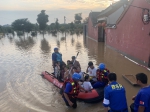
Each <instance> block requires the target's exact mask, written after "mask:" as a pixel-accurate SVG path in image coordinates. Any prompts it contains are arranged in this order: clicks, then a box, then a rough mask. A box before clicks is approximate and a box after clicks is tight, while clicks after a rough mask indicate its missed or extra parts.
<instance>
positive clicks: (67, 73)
mask: <svg viewBox="0 0 150 112" xmlns="http://www.w3.org/2000/svg"><path fill="white" fill-rule="evenodd" d="M64 70H65V73H64V78H63V80H64V81H65V80H67V79H68V78H70V75H69V68H68V67H67V66H65V68H64Z"/></svg>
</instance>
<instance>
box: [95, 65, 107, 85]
mask: <svg viewBox="0 0 150 112" xmlns="http://www.w3.org/2000/svg"><path fill="white" fill-rule="evenodd" d="M96 74H97V80H98V81H97V82H96V83H95V84H94V85H93V88H99V87H104V86H106V85H107V84H108V74H109V70H108V69H107V68H106V67H105V64H104V63H100V64H99V69H97V71H96Z"/></svg>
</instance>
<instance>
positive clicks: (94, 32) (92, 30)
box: [88, 17, 98, 41]
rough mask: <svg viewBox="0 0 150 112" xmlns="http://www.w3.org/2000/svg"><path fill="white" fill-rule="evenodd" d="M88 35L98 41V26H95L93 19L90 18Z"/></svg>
mask: <svg viewBox="0 0 150 112" xmlns="http://www.w3.org/2000/svg"><path fill="white" fill-rule="evenodd" d="M88 36H89V37H91V38H93V39H94V40H97V41H98V27H95V26H93V23H92V20H91V18H90V17H89V20H88Z"/></svg>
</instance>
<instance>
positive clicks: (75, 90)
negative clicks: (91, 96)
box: [63, 79, 79, 97]
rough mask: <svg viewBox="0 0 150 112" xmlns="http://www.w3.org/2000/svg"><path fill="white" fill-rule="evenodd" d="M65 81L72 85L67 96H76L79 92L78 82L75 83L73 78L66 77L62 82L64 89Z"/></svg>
mask: <svg viewBox="0 0 150 112" xmlns="http://www.w3.org/2000/svg"><path fill="white" fill-rule="evenodd" d="M67 83H70V84H71V85H72V90H71V91H70V92H69V94H68V95H69V97H74V96H77V95H78V94H79V84H78V83H75V82H74V81H73V79H67V80H66V81H65V82H64V85H63V90H65V87H66V84H67Z"/></svg>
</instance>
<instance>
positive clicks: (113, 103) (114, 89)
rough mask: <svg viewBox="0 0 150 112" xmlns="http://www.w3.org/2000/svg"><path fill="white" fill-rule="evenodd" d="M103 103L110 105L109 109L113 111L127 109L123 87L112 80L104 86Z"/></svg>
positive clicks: (106, 105)
mask: <svg viewBox="0 0 150 112" xmlns="http://www.w3.org/2000/svg"><path fill="white" fill-rule="evenodd" d="M103 105H104V106H105V107H110V110H114V111H121V110H124V109H127V108H128V107H127V101H126V92H125V88H124V87H123V86H122V85H121V84H119V83H117V82H112V83H111V84H109V85H108V86H107V87H105V89H104V101H103ZM126 112H128V110H126Z"/></svg>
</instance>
